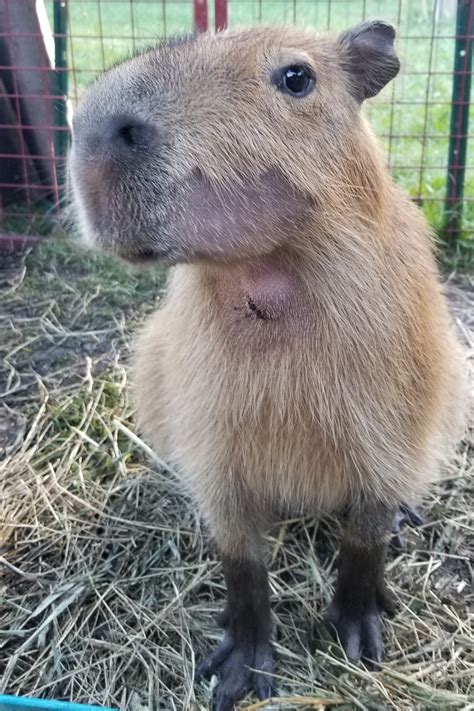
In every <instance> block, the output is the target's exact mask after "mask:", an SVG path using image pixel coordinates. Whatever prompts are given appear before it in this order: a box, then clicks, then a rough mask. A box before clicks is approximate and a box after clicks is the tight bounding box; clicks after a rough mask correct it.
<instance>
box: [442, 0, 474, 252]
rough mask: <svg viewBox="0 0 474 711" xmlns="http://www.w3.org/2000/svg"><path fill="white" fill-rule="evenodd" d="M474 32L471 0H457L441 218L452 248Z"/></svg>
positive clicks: (459, 214) (463, 157) (461, 183)
mask: <svg viewBox="0 0 474 711" xmlns="http://www.w3.org/2000/svg"><path fill="white" fill-rule="evenodd" d="M473 32H474V0H458V4H457V13H456V43H455V49H454V71H453V94H452V103H451V124H450V129H449V134H450V135H449V154H448V175H447V191H446V202H445V218H444V230H445V235H446V241H447V243H448V245H449V246H451V247H454V246H455V245H456V242H457V240H458V238H459V234H460V232H461V226H462V211H463V196H464V177H465V172H466V152H467V140H468V131H469V104H470V96H471V72H472V40H473Z"/></svg>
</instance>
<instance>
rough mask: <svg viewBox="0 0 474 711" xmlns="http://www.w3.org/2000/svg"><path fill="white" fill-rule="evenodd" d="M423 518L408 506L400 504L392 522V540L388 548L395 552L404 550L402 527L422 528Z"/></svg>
mask: <svg viewBox="0 0 474 711" xmlns="http://www.w3.org/2000/svg"><path fill="white" fill-rule="evenodd" d="M423 523H424V522H423V518H422V516H420V514H419V513H418V511H417V510H416V509H415V508H414V507H413V506H410V504H405V503H403V504H400V506H399V507H398V510H397V512H396V513H395V516H394V519H393V522H392V538H391V540H390V546H391V547H392V548H394V549H395V550H401V549H403V548H405V539H404V537H403V535H402V529H403V528H404V526H422V525H423Z"/></svg>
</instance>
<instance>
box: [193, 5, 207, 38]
mask: <svg viewBox="0 0 474 711" xmlns="http://www.w3.org/2000/svg"><path fill="white" fill-rule="evenodd" d="M194 29H195V30H196V31H197V32H207V30H208V13H207V0H194Z"/></svg>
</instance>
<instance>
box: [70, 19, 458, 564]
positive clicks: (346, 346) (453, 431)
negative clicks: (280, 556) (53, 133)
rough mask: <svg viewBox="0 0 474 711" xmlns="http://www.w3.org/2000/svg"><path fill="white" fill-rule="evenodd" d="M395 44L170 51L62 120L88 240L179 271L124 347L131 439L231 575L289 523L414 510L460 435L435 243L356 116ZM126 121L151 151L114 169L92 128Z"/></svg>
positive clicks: (279, 39) (116, 77) (196, 40)
mask: <svg viewBox="0 0 474 711" xmlns="http://www.w3.org/2000/svg"><path fill="white" fill-rule="evenodd" d="M386 27H387V26H385V25H383V23H379V25H376V26H375V25H371V28H370V32H371V33H372V32H373V34H371V36H370V37H369V40H368V41H367V42H366V40H365V35H366V33H367V29H366V27H365V26H362V30H361V29H358V31H357V33H356V34H352V35H351V34H350V33H346V34H345V35H343V36H342V37H340V38H328V37H315V36H314V35H312V34H308V33H305V32H303V31H301V30H297V29H293V28H270V27H264V28H258V29H251V30H240V31H229V32H223V33H220V34H218V35H215V36H212V35H208V34H206V35H202V36H199V37H193V38H191V39H188V40H185V41H183V42H182V43H179V42H178V43H176V42H175V43H172V44H169V45H168V44H164V45H162V46H159V47H158V48H156V49H153V50H150V51H148V52H146V53H145V54H143V55H141V56H138V57H135V58H133V59H131V60H129V61H128V62H125V63H124V64H122V65H120V66H118V67H115V68H113V69H112V70H110V71H109V72H108V73H106V74H105V75H104V76H103V77H101V78H99V80H98V82H97V84H96V85H95V86H93V87H92V88H91V89H90V90H89V93H88V95H87V97H86V99H85V101H84V104H83V106H82V108H81V109H80V111H79V113H78V116H77V117H76V120H75V132H76V138H75V147H74V152H73V156H72V161H71V165H72V177H73V187H74V191H75V197H76V203H77V208H78V219H79V222H80V224H81V227H82V231H83V232H84V233H86V234H87V235H88V237H89V239H90V240H91V241H92V242H95V243H99V244H100V245H102V246H103V247H104V248H106V249H108V250H110V251H113V252H115V253H117V254H119V255H120V256H122V257H124V258H126V259H129V260H132V261H137V260H138V261H140V260H142V259H143V260H144V259H146V260H148V261H152V262H153V261H154V260H157V261H161V262H162V263H165V264H170V265H173V266H174V268H173V270H172V272H171V274H170V277H169V284H168V289H167V295H166V299H165V303H164V305H163V306H162V307H161V308H160V309H159V310H158V311H157V312H156V313H155V314H154V315H153V316H152V317H151V318H150V319H149V321H148V322H147V323H146V325H145V327H144V329H143V331H142V333H141V335H140V337H139V339H138V342H137V348H136V357H135V364H134V376H133V380H134V386H135V393H136V400H137V406H138V420H139V426H140V428H141V429H142V431H143V432H144V434H145V435H146V438H147V439H148V440H149V441H150V443H151V444H152V446H153V447H154V448H155V450H156V452H157V453H158V454H159V455H160V456H161V457H162V458H164V459H166V460H167V461H169V463H170V464H171V465H172V466H173V467H174V468H175V469H176V471H177V472H178V473H179V474H180V476H181V477H182V479H183V481H184V482H185V483H186V485H187V486H188V487H189V488H190V490H191V491H192V494H193V496H194V498H195V500H196V501H197V503H198V506H199V509H200V512H201V513H202V515H203V516H204V518H205V519H206V521H207V523H208V526H209V528H210V530H211V533H212V535H213V536H214V538H215V539H216V541H217V542H218V545H219V548H220V549H221V551H223V552H224V553H225V555H226V556H228V557H230V558H231V559H236V558H240V559H245V560H248V559H252V558H253V559H256V560H259V559H260V556H261V534H262V532H263V531H264V530H265V527H266V526H267V525H268V524H269V523H271V521H272V520H273V519H274V517H275V516H276V515H278V513H280V512H282V511H285V512H286V511H289V512H300V511H309V512H315V511H319V510H322V511H333V510H338V509H343V508H345V507H347V506H348V505H350V506H352V507H356V506H357V502H359V501H360V502H362V501H369V500H370V501H373V502H377V501H378V502H380V503H381V505H382V506H383V507H386V508H387V510H391V509H392V508H396V507H397V506H398V504H399V503H400V502H402V501H405V500H407V499H412V498H417V497H418V496H420V495H421V494H422V493H423V492H424V491H425V489H426V486H427V484H428V483H429V481H430V480H432V479H433V478H435V477H436V475H437V473H438V470H439V467H440V463H441V462H442V460H443V457H445V456H446V455H447V454H448V452H449V448H450V446H452V444H453V443H454V442H455V441H456V438H457V436H458V434H459V433H460V428H461V426H462V413H463V407H462V402H463V391H464V377H463V367H462V354H461V350H460V346H459V344H458V341H457V338H456V335H455V333H454V330H453V325H452V323H451V321H450V317H449V314H448V311H447V306H446V303H445V299H444V296H443V294H442V288H441V285H440V281H439V277H438V273H437V268H436V263H435V258H434V254H433V242H432V239H431V234H430V232H429V229H428V227H427V225H426V223H425V221H424V219H423V217H422V215H421V213H420V211H419V210H418V208H417V207H416V206H415V205H414V204H413V203H412V202H411V201H410V200H409V198H408V197H407V196H406V195H404V194H403V193H402V192H401V191H400V190H399V189H398V188H397V187H396V186H395V185H394V183H393V182H392V179H391V178H390V176H389V174H388V172H387V170H386V168H385V163H384V159H383V157H382V156H381V154H380V151H379V148H378V146H377V143H376V141H375V139H374V137H373V135H372V132H371V130H370V128H369V127H368V125H367V123H366V120H365V118H364V116H363V113H362V111H361V106H360V104H361V101H362V100H363V99H364V98H366V97H367V96H373V95H374V94H375V93H377V92H378V91H379V90H380V88H382V86H383V85H384V84H385V83H386V82H387V81H389V79H391V78H393V76H395V74H396V73H397V71H398V60H396V57H395V55H394V54H393V34H392V35H390V34H389V33H388V32H387V30H386ZM360 37H362V50H361V49H360V46H361V44H360V41H359V40H360ZM374 37H375V39H376V42H375V44H374V42H373V40H374ZM354 38H355V39H354ZM358 52H359V53H360V52H361V56H359V59H358V56H357V53H358ZM371 53H372V54H374V56H376V58H377V61H378V62H379V65H377V64H374V62H373V61H372V54H371ZM358 61H359V63H358ZM296 64H298V65H299V64H304V65H305V66H309V67H310V68H311V71H313V72H314V75H315V77H316V86H315V89H314V91H313V92H312V93H311V94H309V95H308V96H307V97H306V98H304V99H300V100H298V99H296V100H295V99H294V98H292V97H289V96H287V95H285V94H284V93H283V92H281V91H279V90H278V89H277V88H275V85H274V84H273V83H272V81H271V77H272V73H273V72H274V71H275V70H277V69H278V68H279V67H282V66H283V67H284V66H288V65H296ZM366 65H367V66H370V68H371V70H372V73H371V74H370V76H366V75H365V74H364V72H365V69H364V67H365V66H366ZM353 67H356V68H357V70H353ZM378 67H380V71H378ZM382 69H383V71H382ZM384 72H385V74H384ZM380 77H382V79H380ZM379 81H380V84H379ZM361 82H362V84H361ZM364 82H365V83H364ZM130 112H133V117H134V122H135V121H139V122H143V123H144V124H146V125H147V126H151V125H152V126H154V127H155V128H156V132H155V133H153V137H152V138H151V139H150V138H149V137H148V134H147V138H146V141H145V143H146V146H145V147H146V150H141V147H140V144H139V143H138V142H137V143H136V145H135V144H134V146H133V151H130V153H129V154H127V158H126V161H125V163H123V161H122V163H121V162H120V161H119V160H117V156H116V155H115V156H112V157H111V156H110V155H108V154H107V148H104V135H105V133H106V131H105V129H104V126H106V125H108V124H107V121H108V118H107V117H108V116H109V115H111V114H115V115H116V116H127V115H129V114H130ZM127 121H128V123H130V120H129V119H128V118H127ZM111 130H112V129H111ZM120 150H122V148H121V149H120ZM97 156H100V157H101V160H98V159H97ZM124 165H125V167H124ZM368 523H370V522H368ZM377 535H379V533H377ZM380 535H382V534H381V533H380ZM374 536H375V534H374ZM361 539H362V536H360V537H359V541H358V542H356V545H359V544H360V540H361Z"/></svg>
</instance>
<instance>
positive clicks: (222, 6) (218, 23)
mask: <svg viewBox="0 0 474 711" xmlns="http://www.w3.org/2000/svg"><path fill="white" fill-rule="evenodd" d="M214 2H215V4H214V8H215V27H216V32H219V30H225V29H227V19H228V18H227V7H228V0H214Z"/></svg>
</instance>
